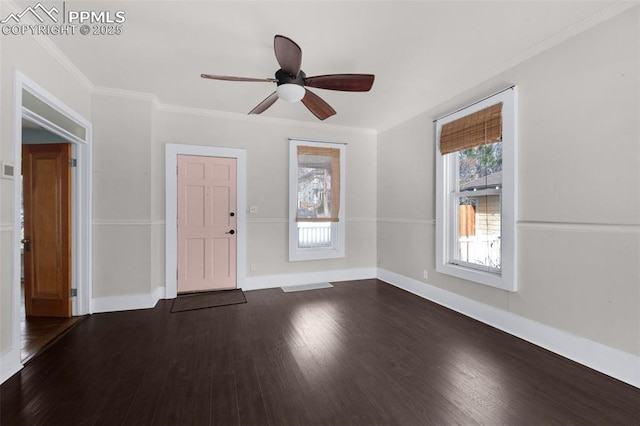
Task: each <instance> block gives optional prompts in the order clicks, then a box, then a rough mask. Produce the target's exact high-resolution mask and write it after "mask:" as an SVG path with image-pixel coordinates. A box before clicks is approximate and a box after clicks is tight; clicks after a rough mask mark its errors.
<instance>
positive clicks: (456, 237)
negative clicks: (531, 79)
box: [436, 87, 517, 291]
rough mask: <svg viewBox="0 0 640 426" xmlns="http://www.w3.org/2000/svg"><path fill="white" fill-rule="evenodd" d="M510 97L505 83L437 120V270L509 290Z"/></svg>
mask: <svg viewBox="0 0 640 426" xmlns="http://www.w3.org/2000/svg"><path fill="white" fill-rule="evenodd" d="M516 98H517V89H516V87H511V88H509V89H506V90H504V91H502V92H500V93H498V94H495V95H493V96H490V97H488V98H486V99H483V100H482V101H479V102H477V103H475V104H473V105H471V106H469V107H466V108H463V109H461V110H459V111H456V112H454V113H452V114H449V115H447V116H445V117H443V118H440V119H438V120H436V141H437V143H436V270H437V271H438V272H441V273H444V274H448V275H453V276H456V277H459V278H463V279H466V280H470V281H474V282H478V283H481V284H485V285H489V286H492V287H498V288H502V289H505V290H510V291H515V290H516V288H517V286H516V241H515V239H516V233H515V223H516V187H517V185H516V152H517V151H516V150H517V144H516V122H515V118H516Z"/></svg>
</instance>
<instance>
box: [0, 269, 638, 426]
mask: <svg viewBox="0 0 640 426" xmlns="http://www.w3.org/2000/svg"><path fill="white" fill-rule="evenodd" d="M246 298H247V303H246V304H242V305H232V306H225V307H218V308H212V309H203V310H198V311H189V312H180V313H170V307H171V301H160V302H159V303H158V305H157V306H156V307H155V308H154V309H150V310H141V311H130V312H117V313H108V314H96V315H92V316H90V317H89V318H87V319H85V320H84V321H82V322H81V323H80V324H78V325H77V326H75V327H74V328H73V329H72V330H71V331H70V332H69V333H68V334H66V335H65V336H64V337H63V338H61V339H60V340H59V341H57V342H56V343H55V344H54V345H52V346H51V347H49V349H47V350H46V351H45V352H44V353H42V354H41V355H39V356H38V357H36V358H35V359H33V360H32V361H31V362H30V363H29V364H27V365H26V367H25V368H24V369H23V370H22V371H21V372H19V373H18V374H16V375H15V376H14V377H12V378H11V379H9V380H8V381H6V382H5V383H4V384H2V386H0V424H2V425H3V426H4V425H5V424H6V425H20V424H25V425H31V424H42V425H58V424H64V425H100V424H102V425H116V424H117V425H152V424H158V425H167V424H180V425H186V424H197V425H303V424H304V425H314V424H322V425H324V424H349V425H378V424H380V425H444V424H464V425H474V424H479V425H502V424H504V425H530V424H536V425H537V424H581V425H588V424H593V425H613V424H619V425H639V424H640V389H637V388H634V387H632V386H629V385H626V384H624V383H621V382H619V381H616V380H614V379H612V378H610V377H607V376H605V375H603V374H600V373H598V372H595V371H592V370H590V369H588V368H586V367H584V366H581V365H579V364H576V363H574V362H571V361H569V360H567V359H564V358H562V357H559V356H557V355H555V354H552V353H550V352H548V351H546V350H544V349H541V348H539V347H536V346H534V345H531V344H529V343H527V342H524V341H522V340H520V339H517V338H515V337H513V336H509V335H507V334H505V333H503V332H501V331H499V330H496V329H494V328H491V327H489V326H487V325H485V324H481V323H478V322H476V321H474V320H472V319H470V318H467V317H464V316H462V315H460V314H458V313H455V312H453V311H450V310H448V309H446V308H444V307H442V306H438V305H435V304H433V303H430V302H428V301H425V300H423V299H421V298H419V297H417V296H415V295H412V294H409V293H407V292H405V291H403V290H400V289H397V288H395V287H392V286H390V285H388V284H385V283H382V282H380V281H378V280H361V281H351V282H342V283H334V287H333V288H329V289H323V290H312V291H303V292H294V293H284V292H282V291H281V290H280V289H269V290H257V291H251V292H246Z"/></svg>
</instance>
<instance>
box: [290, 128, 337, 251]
mask: <svg viewBox="0 0 640 426" xmlns="http://www.w3.org/2000/svg"><path fill="white" fill-rule="evenodd" d="M298 146H315V147H320V148H328V147H329V148H336V149H339V150H340V210H339V212H338V222H333V223H332V226H331V227H332V238H331V241H332V243H333V246H332V247H330V248H298V223H297V222H296V212H297V204H298V194H297V191H298V189H297V188H298V173H297V170H298ZM345 165H346V149H345V144H343V143H332V142H313V141H306V140H302V139H289V261H290V262H297V261H305V260H322V259H337V258H342V257H345V252H346V251H345V218H346V215H345V200H346V198H345V192H346V185H345V184H346V178H345V175H346V174H347V173H346V168H345Z"/></svg>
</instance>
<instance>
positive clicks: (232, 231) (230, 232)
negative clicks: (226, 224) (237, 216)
mask: <svg viewBox="0 0 640 426" xmlns="http://www.w3.org/2000/svg"><path fill="white" fill-rule="evenodd" d="M235 233H236V231H234V230H233V229H232V230H231V231H229V232H225V234H231V235H233V234H235Z"/></svg>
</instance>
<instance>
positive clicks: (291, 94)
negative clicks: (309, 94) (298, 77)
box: [276, 83, 305, 102]
mask: <svg viewBox="0 0 640 426" xmlns="http://www.w3.org/2000/svg"><path fill="white" fill-rule="evenodd" d="M276 91H277V92H278V98H280V99H282V100H283V101H287V102H298V101H299V100H301V99H302V98H304V94H305V90H304V87H302V86H300V85H299V84H295V83H285V84H281V85H279V86H278V88H277V89H276Z"/></svg>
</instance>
